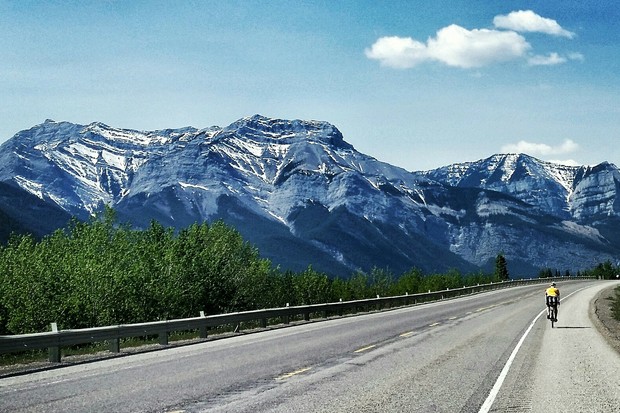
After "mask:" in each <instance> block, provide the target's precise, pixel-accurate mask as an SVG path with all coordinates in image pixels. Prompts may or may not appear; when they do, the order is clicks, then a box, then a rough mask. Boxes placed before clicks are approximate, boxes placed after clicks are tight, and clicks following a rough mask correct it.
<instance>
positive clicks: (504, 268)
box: [495, 252, 510, 281]
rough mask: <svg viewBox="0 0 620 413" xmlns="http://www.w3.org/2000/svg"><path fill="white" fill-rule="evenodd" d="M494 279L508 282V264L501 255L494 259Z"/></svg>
mask: <svg viewBox="0 0 620 413" xmlns="http://www.w3.org/2000/svg"><path fill="white" fill-rule="evenodd" d="M495 277H496V278H497V279H499V280H500V281H508V280H509V279H510V275H509V274H508V264H507V263H506V258H505V257H504V254H503V253H501V252H500V253H499V254H497V257H496V258H495Z"/></svg>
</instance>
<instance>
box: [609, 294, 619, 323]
mask: <svg viewBox="0 0 620 413" xmlns="http://www.w3.org/2000/svg"><path fill="white" fill-rule="evenodd" d="M614 291H615V295H614V296H612V297H611V313H612V314H613V316H614V318H615V319H616V320H618V321H620V287H617V288H616V289H615V290H614Z"/></svg>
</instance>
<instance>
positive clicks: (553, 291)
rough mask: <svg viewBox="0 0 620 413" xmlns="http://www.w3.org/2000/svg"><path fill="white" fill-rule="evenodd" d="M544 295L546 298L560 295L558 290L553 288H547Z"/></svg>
mask: <svg viewBox="0 0 620 413" xmlns="http://www.w3.org/2000/svg"><path fill="white" fill-rule="evenodd" d="M545 295H546V296H548V297H558V296H559V295H560V290H558V289H557V288H555V287H549V288H547V290H546V291H545Z"/></svg>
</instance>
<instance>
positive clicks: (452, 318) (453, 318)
mask: <svg viewBox="0 0 620 413" xmlns="http://www.w3.org/2000/svg"><path fill="white" fill-rule="evenodd" d="M448 320H456V317H450V318H448Z"/></svg>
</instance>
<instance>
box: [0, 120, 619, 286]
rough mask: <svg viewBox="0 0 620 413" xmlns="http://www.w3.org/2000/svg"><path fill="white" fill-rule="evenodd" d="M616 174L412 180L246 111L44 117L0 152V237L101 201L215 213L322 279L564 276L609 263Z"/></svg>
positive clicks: (143, 215)
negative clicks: (152, 118)
mask: <svg viewBox="0 0 620 413" xmlns="http://www.w3.org/2000/svg"><path fill="white" fill-rule="evenodd" d="M619 188H620V172H619V171H618V168H617V167H616V166H615V165H613V164H610V163H602V164H600V165H597V166H594V167H590V166H581V167H572V166H562V165H557V164H553V163H548V162H544V161H541V160H538V159H536V158H533V157H531V156H528V155H524V154H504V155H495V156H492V157H490V158H488V159H484V160H479V161H476V162H468V163H461V164H454V165H449V166H446V167H443V168H439V169H435V170H432V171H422V172H409V171H406V170H404V169H402V168H399V167H396V166H392V165H389V164H387V163H384V162H380V161H378V160H376V159H374V158H372V157H370V156H368V155H364V154H362V153H360V152H358V151H356V150H355V149H354V148H353V146H352V145H350V144H349V143H347V142H346V141H345V140H344V138H343V136H342V134H341V133H340V131H339V130H338V129H337V128H336V127H335V126H333V125H331V124H329V123H326V122H317V121H304V120H282V119H271V118H266V117H263V116H259V115H256V116H252V117H248V118H244V119H240V120H238V121H236V122H234V123H232V124H231V125H229V126H227V127H224V128H221V127H210V128H206V129H195V128H189V127H188V128H182V129H166V130H159V131H151V132H141V131H135V130H127V129H117V128H112V127H110V126H107V125H104V124H102V123H92V124H90V125H77V124H73V123H69V122H54V121H51V120H48V121H46V122H45V123H43V124H40V125H37V126H34V127H33V128H31V129H29V130H24V131H21V132H19V133H17V134H16V135H15V136H14V137H12V138H11V139H9V140H8V141H7V142H5V143H4V144H3V145H2V146H1V147H0V223H1V224H2V225H1V230H0V237H1V238H2V239H4V240H6V238H7V237H8V234H9V233H10V232H18V233H23V232H32V233H34V234H35V235H37V236H43V235H45V234H48V233H50V232H51V231H53V230H54V229H55V228H59V227H62V226H65V225H66V223H67V221H68V220H69V218H70V217H71V216H76V217H78V218H80V219H87V218H88V216H89V215H90V214H91V213H93V212H95V211H97V210H99V209H101V208H102V207H103V206H104V205H106V204H107V205H110V206H112V207H113V208H114V209H115V210H116V211H117V212H118V215H119V217H120V219H121V221H123V222H130V223H132V224H133V225H134V226H136V227H145V226H147V225H148V224H149V222H150V221H151V220H157V221H159V222H160V223H161V224H163V225H164V226H171V227H174V228H177V229H179V228H184V227H187V226H188V225H190V224H192V223H194V222H202V221H204V220H207V221H210V222H211V221H214V220H217V219H222V220H224V221H225V222H226V223H228V224H230V225H231V226H234V227H235V228H236V229H237V230H238V231H239V232H240V233H241V234H242V235H243V236H244V238H245V239H246V240H248V241H250V242H251V243H253V244H254V245H256V246H257V247H258V249H259V251H260V252H261V255H262V256H264V257H266V258H269V259H271V260H272V261H273V263H274V264H277V265H280V267H281V268H282V269H291V270H295V271H299V270H303V269H305V268H307V266H308V265H312V267H313V268H314V269H317V270H320V271H324V272H326V273H328V274H331V275H338V276H345V277H346V276H349V275H351V273H353V272H354V271H356V270H362V271H368V270H370V269H372V268H373V267H378V268H389V269H390V270H391V271H392V272H394V273H395V274H400V273H402V272H404V271H406V270H409V269H411V268H413V267H417V268H420V269H422V270H423V271H425V272H434V271H437V272H444V271H447V270H449V269H451V268H457V269H459V270H461V271H463V272H471V271H478V270H480V269H483V270H486V271H491V270H492V267H493V263H494V260H495V257H496V256H497V254H498V253H500V252H501V253H503V254H504V255H505V257H506V259H507V261H508V266H509V270H510V272H511V274H512V275H513V276H530V275H536V274H537V273H538V271H539V270H540V269H541V268H543V267H549V268H553V269H560V270H562V271H563V270H565V269H568V270H571V271H576V270H579V269H586V268H591V267H593V266H594V265H596V264H597V263H599V262H603V261H606V260H611V261H612V262H614V263H616V262H617V261H619V260H620V200H619V198H618V190H619Z"/></svg>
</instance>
